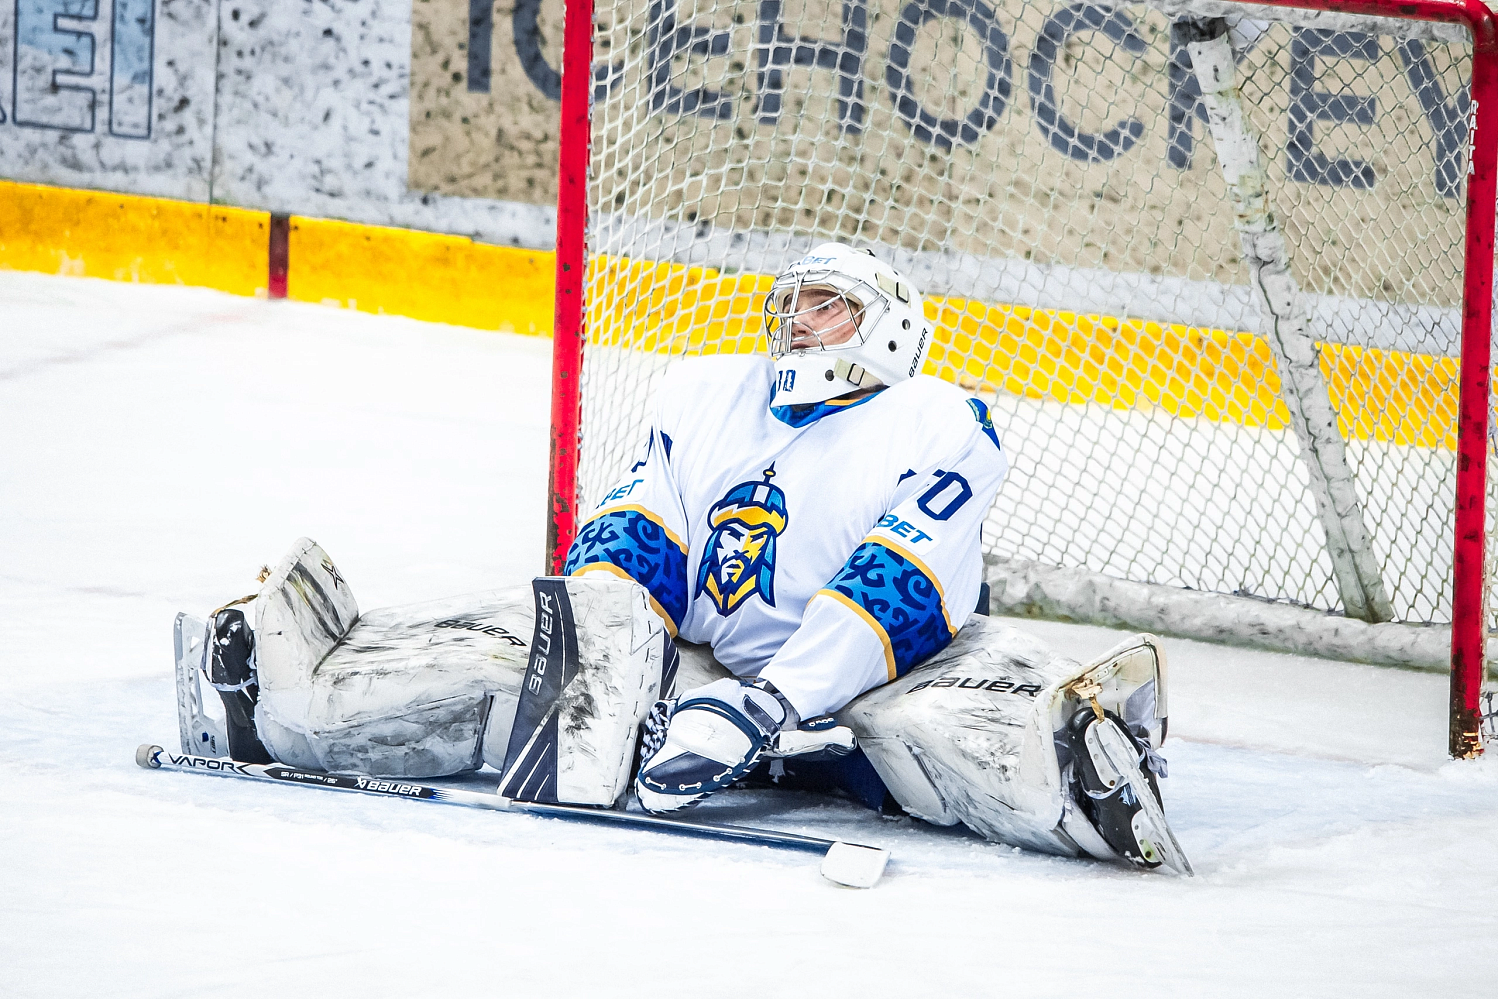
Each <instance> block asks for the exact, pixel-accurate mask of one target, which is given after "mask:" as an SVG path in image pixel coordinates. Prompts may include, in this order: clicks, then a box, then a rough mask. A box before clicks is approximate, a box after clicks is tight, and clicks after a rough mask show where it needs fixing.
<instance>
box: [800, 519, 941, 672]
mask: <svg viewBox="0 0 1498 999" xmlns="http://www.w3.org/2000/svg"><path fill="white" fill-rule="evenodd" d="M818 595H819V596H823V595H825V596H828V597H831V598H832V599H833V600H836V601H837V602H838V603H841V604H843V605H844V606H845V607H848V608H849V609H851V610H852V611H853V612H854V613H856V614H857V615H858V616H859V617H861V618H863V619H864V620H865V621H866V622H867V623H868V624H869V626H870V627H871V628H873V629H874V633H875V634H876V635H878V636H879V639H880V641H881V642H882V643H883V645H884V660H885V667H886V669H887V670H888V672H889V678H890V679H891V680H893V679H894V678H895V677H897V676H903V675H904V674H905V673H906V672H907V671H908V670H909V669H910V668H911V667H913V666H916V665H919V664H920V663H922V662H924V661H925V660H927V659H929V658H930V657H931V656H933V655H935V654H936V653H938V652H940V651H941V650H942V649H944V648H945V647H946V646H947V644H948V643H949V642H951V641H952V636H953V630H952V621H951V618H950V617H949V616H948V615H947V609H946V602H945V600H944V599H943V597H942V591H941V586H940V584H938V583H937V581H936V577H935V576H934V575H932V573H931V571H930V570H929V569H927V568H926V566H925V565H923V564H922V563H921V561H920V560H919V559H917V558H916V557H915V556H913V555H911V554H910V553H908V552H904V551H900V550H897V549H895V548H893V547H891V546H889V545H888V544H886V543H885V542H883V541H881V540H867V541H865V542H864V543H863V544H861V545H859V546H858V548H857V549H856V550H854V552H853V554H852V555H851V556H849V558H848V561H847V563H846V564H844V566H843V568H842V570H841V571H840V572H839V573H838V574H837V575H836V576H834V577H833V578H832V581H831V582H830V583H828V584H827V585H826V586H825V587H824V588H822V589H821V590H819V591H818Z"/></svg>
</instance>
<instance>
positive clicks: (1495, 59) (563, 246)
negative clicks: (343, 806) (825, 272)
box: [547, 0, 1498, 757]
mask: <svg viewBox="0 0 1498 999" xmlns="http://www.w3.org/2000/svg"><path fill="white" fill-rule="evenodd" d="M1057 5H1058V7H1059V6H1063V4H1062V3H1061V0H1057ZM1139 6H1149V7H1152V8H1157V9H1168V10H1169V11H1170V12H1171V13H1172V14H1173V15H1176V14H1180V13H1181V12H1182V11H1191V10H1193V7H1195V8H1200V9H1201V10H1203V11H1205V12H1206V15H1205V16H1211V15H1212V14H1213V13H1214V12H1216V11H1218V10H1220V9H1221V8H1223V7H1224V6H1225V5H1224V4H1221V3H1215V2H1213V0H1204V2H1202V3H1198V4H1195V5H1193V4H1192V2H1191V0H1155V2H1153V3H1149V4H1142V5H1139ZM1231 6H1233V7H1235V8H1240V9H1252V8H1253V7H1254V6H1261V7H1263V8H1266V9H1269V10H1268V11H1267V14H1268V16H1269V17H1271V18H1273V17H1274V16H1276V11H1277V10H1281V11H1282V10H1292V9H1293V10H1304V11H1325V12H1331V13H1334V14H1341V15H1356V16H1361V17H1374V18H1387V19H1399V20H1405V21H1419V22H1435V23H1441V24H1450V25H1458V26H1461V27H1463V28H1465V29H1466V30H1467V31H1468V32H1469V33H1470V36H1471V40H1472V56H1471V77H1470V80H1471V82H1470V111H1469V114H1468V123H1469V125H1468V130H1467V142H1468V146H1467V150H1466V160H1467V175H1466V177H1465V192H1466V193H1465V201H1466V204H1465V230H1464V231H1465V246H1464V265H1463V268H1462V274H1461V282H1460V359H1459V368H1458V371H1457V374H1456V380H1457V383H1458V384H1457V387H1456V392H1455V394H1456V399H1457V402H1456V406H1457V410H1458V412H1457V414H1456V418H1455V475H1454V489H1455V500H1454V514H1453V521H1454V522H1453V524H1452V534H1453V535H1454V549H1453V555H1452V560H1451V563H1450V576H1451V578H1450V580H1449V593H1450V596H1449V613H1450V621H1451V644H1450V666H1451V672H1450V676H1451V725H1450V751H1451V753H1452V755H1454V756H1458V757H1467V756H1473V755H1476V754H1478V753H1480V752H1481V749H1482V747H1481V741H1480V737H1479V731H1478V729H1479V715H1478V701H1479V692H1480V686H1481V682H1482V677H1483V671H1484V663H1485V655H1486V647H1485V639H1486V633H1487V630H1488V627H1487V622H1488V616H1489V613H1490V612H1489V609H1488V607H1487V600H1486V588H1487V583H1486V579H1485V552H1486V518H1487V508H1486V507H1487V503H1486V497H1487V490H1488V481H1487V459H1488V413H1489V411H1490V402H1489V385H1490V380H1491V373H1490V365H1489V360H1490V357H1489V355H1490V344H1491V335H1492V328H1493V327H1492V309H1493V268H1494V215H1495V205H1498V28H1495V21H1494V16H1493V13H1492V11H1490V10H1489V8H1488V7H1487V6H1486V5H1484V4H1483V3H1481V2H1479V0H1461V2H1458V0H1404V2H1395V0H1297V2H1295V3H1264V4H1261V5H1243V4H1234V5H1231ZM942 9H943V10H945V9H946V8H945V7H943V8H942ZM693 30H695V29H693ZM703 30H704V31H705V30H706V29H703ZM704 37H706V36H704ZM594 45H595V10H594V4H593V0H567V3H566V21H565V30H564V53H563V70H562V94H561V101H562V107H561V149H560V162H559V173H558V199H557V272H556V312H555V327H554V329H555V339H554V344H553V386H552V420H551V434H552V451H551V466H550V510H549V516H548V532H547V561H548V569H549V571H551V572H559V571H560V570H561V567H562V565H563V562H564V561H565V558H566V552H567V549H568V547H569V545H570V544H571V542H572V539H573V537H574V536H575V534H576V531H577V528H578V525H579V518H580V512H579V506H580V504H581V503H582V502H584V500H585V498H584V497H583V496H582V495H581V492H582V489H583V482H582V479H581V478H580V468H579V453H580V446H581V440H580V426H581V418H582V395H581V385H582V382H583V364H584V352H585V349H586V342H587V341H588V333H589V331H588V326H587V321H586V320H587V317H586V310H585V306H586V303H585V293H586V290H587V274H588V265H589V259H588V239H589V225H590V211H592V210H591V209H590V205H589V182H590V164H591V163H592V157H593V155H594V151H593V150H592V149H591V146H590V142H591V139H592V132H593V127H594V123H593V120H592V115H593V108H594V101H595V91H596V90H597V89H598V88H599V86H600V81H601V80H606V77H607V73H608V69H609V67H608V65H607V63H606V62H604V61H602V60H597V61H596V60H595V51H594ZM907 58H908V56H907ZM818 65H822V64H821V63H818ZM763 79H764V77H763V76H761V81H762V82H763ZM895 79H896V78H895V77H894V76H891V80H892V81H893V80H895ZM860 86H861V85H860ZM860 93H861V91H860ZM777 100H778V99H777ZM650 110H652V111H653V110H655V109H654V108H651V109H650ZM678 110H679V106H678ZM641 113H646V112H644V111H642V112H641ZM666 113H667V114H669V113H671V112H670V111H669V110H668V111H667V112H666ZM908 121H909V119H907V123H908ZM1250 134H1251V133H1250ZM928 136H929V132H928ZM945 141H946V144H947V147H948V148H950V147H951V145H952V141H953V140H952V139H951V138H950V137H948V138H947V139H946V140H945ZM689 217H690V216H689ZM1281 262H1282V263H1283V261H1281ZM1256 273H1257V272H1256ZM641 289H642V290H641V293H642V294H644V293H645V292H646V291H648V290H649V288H648V286H644V285H642V286H641ZM761 294H762V292H761ZM657 349H658V348H657ZM1281 363H1283V362H1281ZM1296 415H1297V418H1298V419H1299V421H1300V423H1305V422H1306V419H1305V418H1304V417H1301V416H1300V414H1299V413H1297V414H1296ZM1312 422H1314V418H1313V419H1312ZM1298 429H1299V428H1298ZM1333 433H1335V431H1333ZM1304 441H1305V438H1304V437H1302V448H1303V449H1305V443H1304ZM1313 478H1314V475H1313ZM1331 494H1333V495H1332V498H1331V499H1326V500H1324V501H1323V502H1322V513H1323V519H1325V515H1326V514H1327V511H1328V510H1330V509H1332V508H1333V507H1336V506H1337V505H1338V501H1337V500H1336V498H1335V495H1334V494H1335V485H1333V486H1332V487H1331ZM1342 505H1343V506H1345V504H1342ZM1357 526H1360V522H1359V524H1358V525H1357ZM1336 529H1337V528H1336V527H1335V525H1331V526H1328V527H1327V530H1328V532H1334V531H1335V530H1336ZM1334 547H1335V546H1334ZM1354 547H1355V545H1354ZM1339 571H1341V565H1340V564H1339ZM1347 571H1348V572H1351V571H1353V570H1347ZM1271 595H1272V594H1271ZM1338 606H1342V607H1345V608H1349V609H1351V608H1353V607H1354V598H1353V597H1352V596H1351V594H1350V593H1349V591H1348V590H1347V588H1346V587H1345V586H1344V587H1343V590H1342V597H1341V603H1340V604H1339V605H1338ZM1356 616H1365V615H1364V614H1361V613H1360V614H1358V615H1356ZM1388 617H1389V615H1388V613H1387V612H1385V613H1384V614H1383V615H1382V616H1379V615H1377V614H1376V613H1374V612H1372V611H1369V612H1368V614H1367V615H1366V619H1367V620H1369V621H1377V620H1388Z"/></svg>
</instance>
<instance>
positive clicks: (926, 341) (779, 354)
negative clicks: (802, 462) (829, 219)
mask: <svg viewBox="0 0 1498 999" xmlns="http://www.w3.org/2000/svg"><path fill="white" fill-rule="evenodd" d="M807 291H828V292H832V293H833V295H835V296H836V297H837V298H839V299H841V300H842V301H843V302H844V303H845V304H846V305H847V307H848V312H849V313H850V314H851V316H852V319H853V324H854V326H855V327H856V328H855V330H854V331H853V334H852V336H851V337H849V338H848V339H846V340H843V341H840V342H827V343H823V342H822V337H821V336H819V335H818V334H817V332H815V330H814V329H812V328H811V327H809V326H808V325H807V317H808V316H809V314H810V313H811V312H812V311H813V309H815V308H820V307H822V304H824V303H823V302H819V303H818V304H817V305H815V306H811V307H808V305H807V304H806V303H804V302H801V297H802V293H803V292H807ZM817 297H818V298H819V299H823V298H824V296H817ZM765 330H766V332H767V333H768V335H769V338H770V355H771V356H772V357H773V358H774V359H775V387H774V390H773V392H772V393H771V396H770V406H771V407H772V408H775V409H779V408H781V407H785V406H808V405H813V404H815V403H819V402H826V401H827V400H829V399H836V398H839V397H841V396H846V395H850V394H852V393H853V392H856V391H858V390H859V389H866V388H875V387H878V386H880V385H893V384H895V383H896V382H900V381H904V380H905V379H907V378H911V377H914V375H915V373H916V372H918V371H920V370H921V365H922V364H923V363H924V362H925V360H926V352H927V351H928V350H929V349H930V346H931V324H930V323H929V322H927V320H926V315H925V312H924V311H923V309H922V303H921V295H920V292H918V291H916V290H915V288H914V287H912V286H911V284H910V282H909V280H908V279H906V278H905V277H904V276H903V275H901V274H900V272H899V271H897V270H895V269H894V268H893V267H891V266H890V265H889V264H886V263H884V262H883V261H881V260H879V259H878V258H876V257H875V256H874V255H873V254H872V253H870V252H869V251H868V250H855V249H853V248H852V247H851V246H845V245H843V244H842V243H823V244H822V245H820V246H818V247H817V248H816V249H814V250H812V251H811V252H810V253H808V254H807V255H806V256H804V257H802V258H801V259H800V260H797V261H796V262H795V263H793V264H791V266H790V267H788V268H787V269H786V270H785V272H784V273H782V274H781V275H780V276H779V277H778V278H776V279H775V283H774V285H772V286H771V288H770V294H769V296H768V297H767V298H766V299H765ZM824 332H826V331H824ZM828 340H829V341H831V340H832V337H830V336H829V337H828Z"/></svg>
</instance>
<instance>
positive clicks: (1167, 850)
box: [1088, 724, 1196, 878]
mask: <svg viewBox="0 0 1498 999" xmlns="http://www.w3.org/2000/svg"><path fill="white" fill-rule="evenodd" d="M1093 732H1096V733H1097V736H1098V740H1097V745H1098V748H1100V749H1101V750H1102V751H1103V754H1104V756H1105V758H1106V760H1107V763H1108V766H1110V767H1112V768H1113V771H1114V773H1116V774H1117V776H1118V779H1119V780H1121V781H1123V782H1126V783H1127V784H1128V785H1129V787H1130V788H1132V789H1133V792H1134V797H1136V798H1137V799H1139V807H1140V816H1143V817H1144V818H1145V820H1146V821H1145V823H1144V824H1141V823H1140V822H1139V817H1140V816H1135V819H1134V823H1135V824H1134V832H1135V838H1136V839H1137V840H1138V841H1139V845H1140V847H1141V849H1143V850H1144V855H1145V858H1146V859H1149V860H1158V861H1159V862H1160V866H1161V867H1163V868H1165V869H1166V870H1167V871H1170V872H1171V873H1172V874H1181V875H1184V876H1185V877H1188V878H1189V877H1194V876H1195V875H1196V872H1195V871H1193V870H1192V869H1191V861H1190V860H1188V859H1186V851H1185V850H1183V849H1181V844H1180V842H1179V841H1178V840H1177V839H1176V836H1175V833H1174V832H1172V831H1171V828H1170V823H1169V822H1167V821H1166V820H1165V809H1163V808H1161V807H1160V803H1159V802H1158V801H1156V800H1155V793H1154V791H1152V790H1151V789H1150V786H1149V782H1148V781H1146V780H1145V779H1144V776H1143V775H1142V774H1141V773H1140V772H1139V765H1138V763H1137V762H1136V761H1137V759H1138V757H1139V753H1138V751H1137V750H1136V749H1135V748H1134V745H1133V743H1131V742H1129V740H1128V738H1127V737H1125V736H1124V734H1123V733H1122V732H1120V731H1119V730H1118V729H1117V728H1116V727H1115V726H1114V725H1112V724H1100V725H1096V726H1094V727H1093V728H1092V729H1091V730H1090V731H1089V732H1088V734H1089V735H1091V734H1092V733H1093ZM1141 825H1142V827H1141Z"/></svg>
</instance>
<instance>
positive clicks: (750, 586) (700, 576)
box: [695, 465, 786, 617]
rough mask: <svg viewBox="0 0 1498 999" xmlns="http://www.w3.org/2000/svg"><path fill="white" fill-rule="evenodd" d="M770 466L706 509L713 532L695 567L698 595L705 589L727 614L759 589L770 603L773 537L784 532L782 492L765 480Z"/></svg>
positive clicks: (771, 470) (770, 475)
mask: <svg viewBox="0 0 1498 999" xmlns="http://www.w3.org/2000/svg"><path fill="white" fill-rule="evenodd" d="M774 477H775V466H774V465H771V466H770V467H769V468H767V469H765V477H764V479H763V480H761V481H759V482H754V481H750V482H740V483H739V484H738V485H736V486H734V487H733V488H732V489H730V490H728V495H726V496H724V497H723V498H722V499H721V500H719V501H718V502H717V503H714V504H713V508H712V509H711V510H709V511H708V514H707V521H708V525H709V526H710V527H712V529H713V532H712V534H710V535H709V536H708V539H707V553H706V554H705V555H703V556H702V567H701V568H700V569H698V570H697V593H696V594H695V596H699V597H700V596H701V595H702V594H704V593H706V594H707V595H708V598H709V599H710V600H712V602H713V606H715V607H717V608H718V613H719V614H721V615H723V616H724V617H727V616H728V615H730V614H732V613H733V612H734V611H736V610H738V609H739V606H740V605H742V604H743V602H744V601H745V600H748V599H749V598H750V597H751V596H753V595H754V594H756V593H758V594H759V595H760V596H761V597H763V598H764V601H765V603H767V604H769V605H770V606H771V607H774V606H775V539H776V538H777V537H779V536H780V533H781V532H782V531H784V530H785V525H786V509H785V492H784V491H783V490H782V489H781V488H780V487H779V486H775V485H771V484H770V480H771V479H773V478H774Z"/></svg>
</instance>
